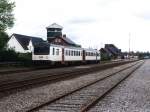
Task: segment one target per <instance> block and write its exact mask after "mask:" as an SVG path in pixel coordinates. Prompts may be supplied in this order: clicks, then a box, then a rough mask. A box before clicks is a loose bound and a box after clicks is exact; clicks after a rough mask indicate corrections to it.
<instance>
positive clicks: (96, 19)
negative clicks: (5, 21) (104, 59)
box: [8, 0, 150, 51]
mask: <svg viewBox="0 0 150 112" xmlns="http://www.w3.org/2000/svg"><path fill="white" fill-rule="evenodd" d="M13 1H15V2H16V7H15V9H14V12H13V13H14V15H15V25H14V27H13V28H11V29H8V33H9V34H10V35H11V34H12V33H18V34H24V35H29V36H37V37H41V38H43V39H45V40H46V35H47V34H46V27H47V26H49V25H50V24H52V23H57V24H59V25H61V26H63V34H66V35H67V37H68V38H70V39H72V40H73V41H74V42H76V43H77V44H80V45H82V47H84V48H89V47H90V48H96V49H100V48H101V47H104V44H115V45H116V46H117V47H118V48H120V49H122V51H129V46H130V50H131V51H150V0H13ZM129 43H130V44H129Z"/></svg>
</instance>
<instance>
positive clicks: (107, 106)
mask: <svg viewBox="0 0 150 112" xmlns="http://www.w3.org/2000/svg"><path fill="white" fill-rule="evenodd" d="M90 112H150V60H147V61H146V62H145V63H144V65H143V66H142V67H140V68H139V69H138V70H137V71H136V72H134V73H133V74H132V75H131V76H130V77H129V78H128V79H126V80H125V81H124V82H123V83H121V84H120V85H119V86H118V87H117V88H116V89H115V90H113V91H112V92H111V93H110V94H109V95H107V96H106V97H105V98H104V99H103V100H102V101H100V102H99V103H98V104H97V105H96V106H95V108H93V109H92V110H90Z"/></svg>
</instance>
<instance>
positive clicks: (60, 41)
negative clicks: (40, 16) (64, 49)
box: [46, 23, 81, 47]
mask: <svg viewBox="0 0 150 112" xmlns="http://www.w3.org/2000/svg"><path fill="white" fill-rule="evenodd" d="M46 29H47V41H48V42H49V43H52V44H57V45H63V46H73V47H81V46H80V45H78V44H76V43H75V42H73V41H72V40H70V39H69V38H68V37H67V36H66V35H65V34H64V35H63V34H62V29H63V27H62V26H60V25H58V24H56V23H53V24H51V25H50V26H48V27H46Z"/></svg>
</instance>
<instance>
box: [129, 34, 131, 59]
mask: <svg viewBox="0 0 150 112" xmlns="http://www.w3.org/2000/svg"><path fill="white" fill-rule="evenodd" d="M130 38H131V33H130V32H129V59H130Z"/></svg>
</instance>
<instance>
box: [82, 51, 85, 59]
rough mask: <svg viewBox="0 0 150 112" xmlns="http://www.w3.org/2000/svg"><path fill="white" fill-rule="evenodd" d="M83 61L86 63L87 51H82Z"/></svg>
mask: <svg viewBox="0 0 150 112" xmlns="http://www.w3.org/2000/svg"><path fill="white" fill-rule="evenodd" d="M82 60H83V62H85V50H83V51H82Z"/></svg>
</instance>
